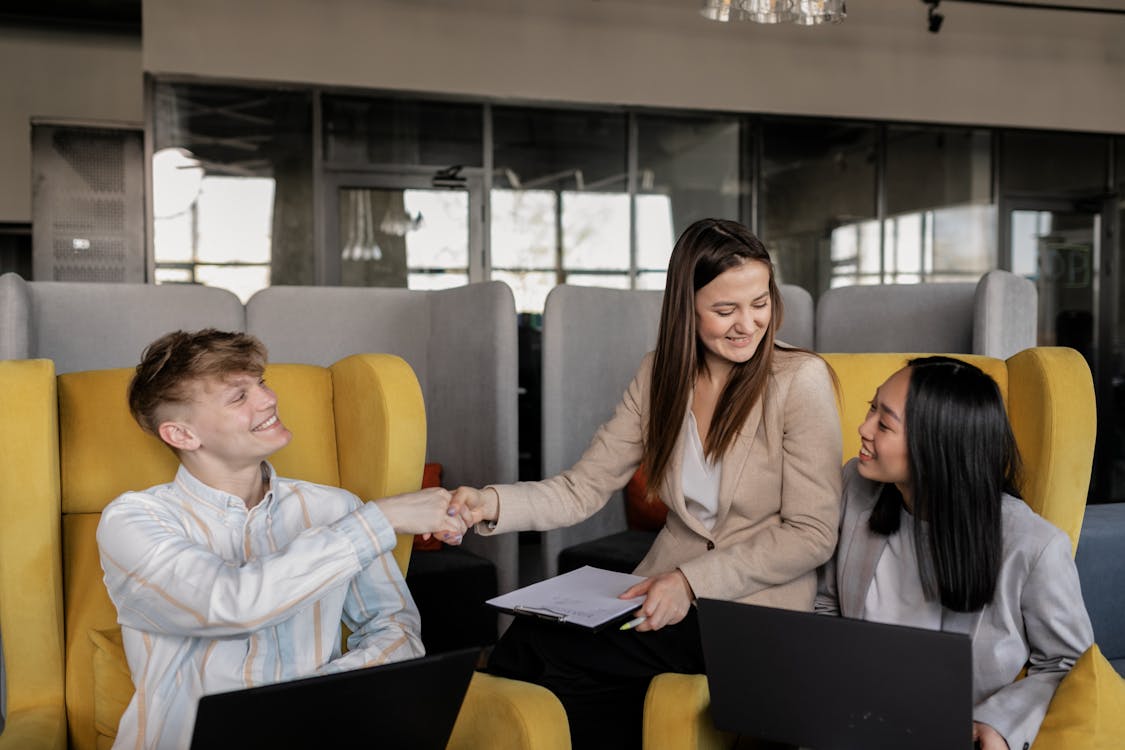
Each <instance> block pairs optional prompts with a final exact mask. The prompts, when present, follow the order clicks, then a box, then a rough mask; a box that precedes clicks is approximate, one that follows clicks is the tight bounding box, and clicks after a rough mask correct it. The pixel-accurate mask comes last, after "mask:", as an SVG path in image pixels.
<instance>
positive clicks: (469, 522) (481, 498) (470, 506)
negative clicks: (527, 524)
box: [449, 487, 500, 528]
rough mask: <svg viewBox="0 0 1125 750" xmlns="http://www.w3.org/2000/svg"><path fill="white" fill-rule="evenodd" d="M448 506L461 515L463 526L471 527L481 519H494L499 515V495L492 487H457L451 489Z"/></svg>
mask: <svg viewBox="0 0 1125 750" xmlns="http://www.w3.org/2000/svg"><path fill="white" fill-rule="evenodd" d="M449 507H450V508H451V509H453V510H454V512H455V513H456V514H457V515H459V516H460V517H461V521H462V522H463V523H464V524H465V526H467V527H469V528H471V527H473V526H475V525H477V524H478V523H480V522H481V521H495V520H496V517H497V516H499V515H500V496H499V495H497V494H496V490H492V489H483V490H478V489H475V488H473V487H458V488H457V489H455V490H453V496H452V498H451V499H450V504H449Z"/></svg>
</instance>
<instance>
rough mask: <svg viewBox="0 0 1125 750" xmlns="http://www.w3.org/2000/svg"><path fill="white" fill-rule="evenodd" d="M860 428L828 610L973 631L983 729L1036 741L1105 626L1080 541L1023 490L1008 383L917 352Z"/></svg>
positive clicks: (1008, 748)
mask: <svg viewBox="0 0 1125 750" xmlns="http://www.w3.org/2000/svg"><path fill="white" fill-rule="evenodd" d="M859 434H860V438H861V446H862V447H861V448H860V452H859V456H858V457H857V458H856V459H853V460H852V461H851V462H849V463H848V465H847V466H846V467H844V511H843V518H842V520H841V531H840V546H839V547H838V549H837V550H836V555H835V556H834V558H833V559H832V561H830V562H829V563H828V564H827V565H825V567H824V569H823V571H822V576H821V590H820V592H819V594H818V595H817V600H816V609H817V611H818V612H823V613H825V614H843V615H844V616H846V617H854V618H859V619H865V620H878V621H880V622H890V623H895V624H900V625H910V626H914V627H925V628H931V629H934V630H944V631H950V632H961V633H966V634H968V635H969V636H970V637H971V638H972V644H973V704H974V706H973V738H974V739H975V740H976V741H977V742H978V743H979V747H981V748H983V750H1027V748H1028V747H1030V746H1031V744H1032V743H1033V742H1034V741H1035V735H1036V733H1037V732H1038V731H1039V724H1040V723H1041V722H1042V720H1043V716H1044V714H1045V713H1046V711H1047V705H1048V703H1050V700H1051V697H1052V696H1053V695H1054V692H1055V688H1056V687H1057V686H1058V684H1059V681H1060V680H1062V678H1063V676H1064V675H1065V674H1066V673H1067V671H1068V670H1069V669H1070V668H1071V667H1072V666H1074V662H1075V661H1076V660H1077V659H1078V657H1079V656H1081V655H1082V652H1084V651H1085V650H1086V649H1087V648H1088V647H1089V646H1090V644H1091V643H1092V642H1093V631H1092V629H1091V626H1090V618H1089V616H1088V615H1087V614H1086V608H1085V606H1084V605H1083V603H1082V590H1081V588H1080V587H1079V582H1078V573H1077V571H1076V570H1075V567H1074V561H1073V560H1072V558H1071V550H1070V539H1069V538H1068V537H1067V535H1066V534H1064V533H1063V532H1062V531H1060V530H1059V529H1057V528H1055V527H1054V526H1052V525H1051V524H1050V523H1048V522H1047V521H1046V520H1044V519H1043V518H1040V517H1039V516H1037V515H1036V514H1035V513H1034V512H1033V511H1032V510H1031V508H1029V507H1028V506H1027V504H1026V503H1024V502H1023V501H1022V500H1020V499H1019V498H1018V497H1015V496H1014V495H1015V488H1016V487H1017V486H1018V474H1019V465H1020V461H1019V452H1018V450H1017V449H1016V444H1015V439H1014V438H1013V437H1012V431H1011V428H1010V427H1009V424H1008V417H1007V415H1006V413H1005V411H1004V403H1003V401H1002V400H1001V397H1000V390H999V389H998V388H997V386H996V383H995V382H994V381H993V380H992V378H990V377H989V376H988V375H986V374H985V373H983V372H982V371H981V370H980V369H978V368H976V367H974V366H973V365H970V364H966V363H964V362H960V361H958V360H955V359H950V358H947V357H926V358H922V359H915V360H912V361H911V362H910V363H909V364H908V366H907V367H904V368H903V369H901V370H899V371H898V372H897V373H895V374H894V375H892V376H891V377H890V378H889V379H888V380H887V382H885V383H883V385H881V386H880V387H879V389H878V390H877V391H876V392H875V397H874V399H873V400H872V402H871V409H870V411H868V416H867V419H866V420H865V421H864V423H863V424H862V425H860V428H859ZM1024 667H1026V668H1027V676H1026V677H1025V678H1024V679H1022V680H1019V681H1018V682H1017V681H1016V678H1017V676H1018V675H1019V674H1020V671H1021V670H1023V669H1024ZM904 686H905V685H904Z"/></svg>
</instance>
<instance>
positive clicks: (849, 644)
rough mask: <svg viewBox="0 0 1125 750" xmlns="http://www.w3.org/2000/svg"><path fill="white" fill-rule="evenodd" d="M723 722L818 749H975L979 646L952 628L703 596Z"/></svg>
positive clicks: (710, 674) (714, 698)
mask: <svg viewBox="0 0 1125 750" xmlns="http://www.w3.org/2000/svg"><path fill="white" fill-rule="evenodd" d="M699 628H700V632H701V635H702V639H703V656H704V660H705V663H706V665H707V682H708V685H709V686H710V690H711V716H712V718H713V719H714V722H715V726H716V727H718V728H719V729H722V730H726V731H732V732H737V733H739V734H740V735H742V736H744V737H750V738H755V739H760V740H772V741H774V742H783V743H789V744H793V745H799V746H801V747H803V748H812V750H851V749H852V748H857V749H858V748H862V750H883V749H884V748H885V749H886V750H903V748H911V750H957V749H958V748H964V749H965V750H968V749H969V748H971V747H972V746H973V742H972V722H973V696H972V680H973V676H972V649H971V642H970V640H969V637H968V636H966V635H961V634H957V633H944V632H940V631H935V630H924V629H920V628H910V627H903V626H899V625H885V624H882V623H876V622H866V621H864V620H854V619H849V618H844V617H827V616H824V615H816V614H812V613H810V612H792V611H789V610H783V609H773V608H770V607H756V606H752V605H749V604H738V603H736V602H724V601H717V600H714V599H700V600H699Z"/></svg>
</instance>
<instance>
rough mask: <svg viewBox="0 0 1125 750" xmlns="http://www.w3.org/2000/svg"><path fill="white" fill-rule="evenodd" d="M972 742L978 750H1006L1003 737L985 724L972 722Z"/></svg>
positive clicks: (1006, 743)
mask: <svg viewBox="0 0 1125 750" xmlns="http://www.w3.org/2000/svg"><path fill="white" fill-rule="evenodd" d="M973 742H975V743H976V747H979V748H980V750H1008V741H1007V740H1005V739H1004V736H1003V735H1002V734H1000V733H999V732H997V731H996V730H995V729H993V728H992V727H990V726H988V725H987V724H982V723H981V722H979V721H974V722H973Z"/></svg>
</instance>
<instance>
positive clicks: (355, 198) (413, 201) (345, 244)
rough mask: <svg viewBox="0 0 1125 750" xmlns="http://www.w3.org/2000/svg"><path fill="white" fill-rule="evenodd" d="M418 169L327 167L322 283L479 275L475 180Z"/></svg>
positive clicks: (445, 281)
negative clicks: (345, 169) (344, 169)
mask: <svg viewBox="0 0 1125 750" xmlns="http://www.w3.org/2000/svg"><path fill="white" fill-rule="evenodd" d="M442 174H445V177H441V176H435V174H434V173H425V174H421V173H417V172H406V173H402V172H399V173H396V172H328V173H327V174H326V176H325V181H324V193H323V194H324V221H323V226H324V229H325V232H324V248H325V252H326V257H325V259H324V271H325V273H324V276H325V279H326V281H327V283H329V284H334V285H335V284H339V285H342V286H383V287H403V288H409V289H445V288H448V287H454V286H463V285H465V284H468V283H470V282H473V281H482V280H484V263H483V248H482V244H483V243H482V238H483V228H482V226H481V225H482V216H483V211H482V209H481V195H482V190H481V180H480V177H479V176H474V177H464V176H461V175H453V176H450V175H448V174H446V173H440V172H439V173H438V175H442Z"/></svg>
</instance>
